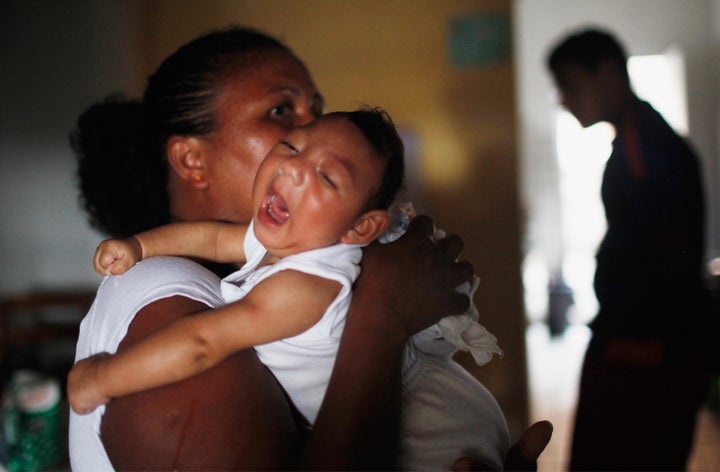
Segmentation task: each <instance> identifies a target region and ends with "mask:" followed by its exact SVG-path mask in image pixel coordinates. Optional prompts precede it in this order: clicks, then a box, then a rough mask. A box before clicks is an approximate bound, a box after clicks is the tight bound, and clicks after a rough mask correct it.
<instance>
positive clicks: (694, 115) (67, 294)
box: [0, 0, 720, 470]
mask: <svg viewBox="0 0 720 472" xmlns="http://www.w3.org/2000/svg"><path fill="white" fill-rule="evenodd" d="M230 23H237V24H242V25H248V26H253V27H256V28H259V29H262V30H264V31H266V32H268V33H270V34H273V35H276V36H278V37H279V38H281V39H282V40H284V41H285V42H286V43H287V44H288V45H289V46H290V47H291V48H292V49H294V50H295V52H296V53H297V54H298V56H299V57H300V58H301V59H303V60H304V61H305V63H306V64H307V66H308V68H309V69H310V71H311V73H312V74H313V76H314V79H315V82H316V83H317V85H318V87H319V88H320V90H321V91H322V93H323V94H324V96H325V98H326V103H327V110H337V109H349V108H356V107H357V106H358V105H359V104H362V103H369V104H377V105H381V106H383V107H384V108H386V109H387V110H388V111H389V113H390V114H391V115H392V116H393V118H394V120H395V122H396V123H397V124H398V125H399V127H400V128H401V130H402V135H403V138H404V139H405V142H406V145H407V148H408V178H409V181H408V187H409V191H408V195H407V196H406V198H408V199H411V200H412V201H413V202H415V206H416V209H417V210H418V211H419V212H421V213H429V214H430V215H432V216H433V217H434V218H435V220H436V222H437V224H438V226H440V227H442V228H444V229H445V230H446V231H448V232H457V233H460V234H461V235H462V236H463V238H464V240H465V243H466V249H465V252H464V256H465V257H466V258H468V259H469V260H471V261H472V262H473V264H474V265H475V268H476V271H477V273H478V274H479V275H480V277H481V278H482V283H481V287H480V289H479V291H478V293H477V296H476V300H475V301H476V304H477V305H478V308H479V311H480V317H481V319H480V321H481V323H483V324H484V325H485V326H486V327H487V328H488V329H489V330H490V331H492V332H493V333H494V334H496V335H497V336H498V338H499V340H500V344H501V347H502V348H503V349H504V351H505V356H504V357H503V358H502V359H496V360H494V361H493V362H492V363H490V364H489V365H487V366H485V367H483V368H482V369H473V368H472V366H471V365H470V362H469V361H468V360H467V359H465V358H463V357H460V359H459V360H460V361H461V362H462V363H463V364H464V365H466V366H467V367H468V368H469V369H470V370H471V371H472V372H473V374H475V375H476V376H477V377H478V378H479V379H480V380H482V382H483V383H484V384H485V385H486V386H487V387H488V388H489V389H490V390H491V391H492V392H493V393H494V394H495V396H496V397H497V398H498V401H499V403H500V404H501V406H502V408H503V410H504V411H505V413H506V415H507V418H508V423H509V426H510V429H511V434H513V437H515V436H516V435H517V434H519V433H520V432H521V431H522V430H523V429H524V428H525V426H526V425H527V424H528V423H529V422H530V421H532V420H535V419H538V418H547V417H551V419H553V418H557V419H554V421H555V422H556V428H555V431H556V433H555V434H556V440H554V441H553V443H551V449H550V450H549V453H547V454H546V455H545V457H544V458H543V460H545V461H546V462H545V463H544V464H543V465H544V466H545V467H546V468H547V469H548V470H552V469H557V468H560V467H561V465H562V464H563V461H564V460H565V457H564V454H565V449H564V442H563V441H564V440H563V438H564V437H565V436H566V435H567V434H568V429H567V428H568V427H569V426H570V425H569V423H568V424H567V425H566V424H565V422H566V421H567V419H566V418H567V417H568V416H567V415H568V414H569V412H571V411H572V407H573V401H574V391H575V388H576V382H577V379H576V375H577V369H578V368H579V364H580V362H581V360H582V353H583V352H584V342H586V340H587V332H586V328H585V327H584V324H585V323H586V322H587V321H588V320H590V319H591V318H592V317H593V316H594V313H595V310H596V301H595V299H594V295H593V293H592V286H591V281H592V275H593V272H594V259H593V257H594V252H595V248H596V246H597V243H598V242H599V238H600V237H601V235H602V234H603V231H604V215H603V213H602V206H601V203H600V200H599V182H600V177H601V172H602V168H603V166H604V161H605V159H607V157H608V155H609V146H610V144H609V143H610V140H611V139H612V135H611V133H610V132H609V130H608V129H606V128H604V127H603V126H602V125H598V126H596V127H593V128H590V129H586V130H582V129H580V127H579V125H577V123H576V122H575V121H574V119H573V118H571V117H569V116H568V115H566V114H564V113H563V112H562V111H561V110H560V108H559V106H558V104H557V99H556V95H555V92H554V89H553V86H552V83H551V81H550V77H549V76H548V74H547V71H546V69H545V65H544V60H545V55H546V53H547V50H548V48H549V47H550V46H551V45H552V44H553V43H554V42H555V41H556V40H557V39H559V38H560V37H562V36H563V35H564V34H565V33H567V32H568V31H569V30H573V29H577V28H578V27H581V26H587V25H599V26H603V27H606V28H608V29H610V30H612V31H614V32H616V33H617V35H618V37H619V38H621V39H622V40H623V42H624V43H625V46H626V48H627V50H628V53H629V54H630V55H631V56H633V59H632V60H631V63H632V64H634V65H632V67H631V69H632V73H633V82H634V83H635V84H636V87H637V90H638V93H639V95H640V96H643V97H647V98H648V100H649V101H651V102H652V103H653V104H654V105H655V106H656V107H657V108H658V109H659V110H660V111H661V112H662V113H663V114H665V116H666V118H667V119H668V121H670V122H671V124H673V126H676V127H677V129H678V130H680V132H681V133H682V134H685V135H687V136H688V137H689V138H690V139H691V140H692V142H693V143H694V145H695V147H696V149H697V150H698V153H699V154H700V156H701V157H702V164H703V172H704V177H705V183H706V195H707V207H708V238H707V244H708V246H707V260H708V262H710V261H711V260H712V259H713V258H714V257H716V256H720V219H719V218H718V217H719V216H720V214H719V212H718V205H719V204H720V201H719V199H720V196H718V192H717V181H718V177H720V169H719V165H718V136H719V133H718V130H719V125H720V120H719V119H720V100H719V95H720V90H719V88H720V81H719V80H718V78H719V75H720V61H718V57H720V54H719V53H720V0H683V1H677V0H633V1H632V2H627V1H625V0H514V1H510V0H472V1H471V0H444V1H439V0H413V1H402V0H345V1H332V0H303V1H297V0H266V1H241V0H202V1H201V0H54V1H53V0H6V1H4V2H3V3H2V6H0V26H1V27H0V61H1V63H2V64H3V69H4V72H3V74H0V221H2V224H1V225H0V266H2V267H3V268H4V269H5V270H4V271H2V273H0V366H1V367H2V370H1V371H0V374H1V375H2V376H3V377H2V379H1V380H2V381H3V384H4V383H6V380H7V379H8V378H9V376H10V373H11V372H13V371H14V370H16V369H17V368H20V367H33V368H39V369H42V370H44V371H48V372H50V373H51V374H53V375H55V376H57V377H58V378H60V381H61V382H62V380H63V378H64V371H65V370H66V369H67V366H68V365H69V363H70V362H71V361H72V356H73V350H74V336H75V333H76V330H77V323H78V322H79V319H80V318H81V317H82V316H83V314H84V312H85V310H86V309H87V303H88V301H89V300H91V297H92V293H93V292H94V290H95V287H96V286H97V284H98V282H99V278H98V277H97V276H96V275H95V274H94V273H93V271H92V267H91V263H90V259H91V255H92V253H93V251H94V248H95V246H96V244H97V243H98V242H99V241H100V239H102V236H101V235H100V234H98V233H96V232H95V231H93V230H92V229H91V228H89V227H88V225H87V223H86V221H85V218H84V215H83V213H82V212H81V210H80V209H79V206H78V201H77V191H76V188H75V185H76V181H75V177H74V168H75V163H74V158H73V156H72V154H71V152H70V149H69V146H68V134H69V132H70V130H71V129H72V128H73V126H74V123H75V120H76V119H77V116H78V115H79V114H80V113H81V112H82V111H84V110H85V109H86V108H87V107H88V106H89V105H90V104H92V103H94V102H96V101H98V100H101V99H103V98H104V97H105V96H106V95H108V94H110V93H117V92H123V93H124V94H126V95H127V96H130V97H138V96H139V95H140V94H141V93H142V90H143V88H144V86H145V81H146V78H147V76H148V74H149V73H151V72H152V71H154V70H155V69H156V68H157V66H158V65H159V62H160V61H161V60H162V59H163V58H164V57H165V56H166V55H168V54H169V53H171V52H172V51H173V50H174V49H176V48H177V47H178V46H179V45H181V44H182V43H184V42H186V41H188V40H189V39H191V38H194V37H195V36H197V35H199V34H201V33H203V32H206V31H208V30H210V29H213V28H218V27H222V26H226V25H228V24H230ZM648 78H649V80H648ZM661 79H662V80H661ZM642 84H644V85H642ZM661 103H662V105H661ZM588 143H589V144H588ZM708 276H709V278H710V273H709V274H708ZM551 461H552V462H551ZM716 463H717V462H716ZM541 468H542V467H541Z"/></svg>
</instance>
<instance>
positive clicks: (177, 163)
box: [167, 136, 208, 189]
mask: <svg viewBox="0 0 720 472" xmlns="http://www.w3.org/2000/svg"><path fill="white" fill-rule="evenodd" d="M202 144H203V143H202V141H201V140H200V139H198V138H195V137H192V136H171V137H170V139H169V140H168V143H167V159H168V164H169V165H170V166H171V167H172V169H173V170H174V171H175V173H176V174H177V175H178V176H179V177H180V178H181V179H182V180H183V181H185V182H187V183H189V184H190V185H192V186H193V187H195V188H199V189H203V188H206V187H207V186H208V180H207V175H206V166H205V160H204V154H203V150H204V149H203V145H202Z"/></svg>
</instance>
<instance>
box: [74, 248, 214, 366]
mask: <svg viewBox="0 0 720 472" xmlns="http://www.w3.org/2000/svg"><path fill="white" fill-rule="evenodd" d="M176 296H177V297H184V298H188V299H191V300H195V301H197V302H200V303H202V304H204V305H206V306H208V307H211V308H214V307H217V306H220V305H222V304H223V303H224V302H223V300H222V297H221V294H220V279H219V278H218V277H217V276H216V275H215V274H213V273H212V272H210V271H209V270H207V269H205V268H204V267H202V266H201V265H199V264H197V263H194V262H192V261H189V260H187V259H183V258H179V257H153V258H150V259H147V260H145V261H142V262H140V263H138V264H137V265H135V266H134V267H133V268H132V269H130V270H128V271H127V272H126V273H124V274H123V275H119V276H109V277H106V278H105V279H104V280H103V282H102V284H101V285H100V288H98V291H97V294H96V296H95V300H94V302H93V304H92V306H91V307H90V311H89V312H88V314H87V315H86V316H85V318H84V319H83V322H82V323H81V326H80V336H79V339H78V356H79V357H78V358H80V357H84V356H87V355H90V354H94V353H95V352H100V351H109V352H113V351H114V350H115V348H117V345H118V343H119V342H120V340H121V339H122V337H123V336H124V335H125V332H126V331H127V327H128V326H129V325H130V323H131V322H132V320H133V319H134V317H135V315H136V314H137V313H138V312H139V311H140V310H142V309H144V308H145V307H147V306H149V305H151V304H153V303H156V302H159V301H160V300H163V299H168V298H170V297H176ZM81 347H82V349H81ZM81 351H82V352H81Z"/></svg>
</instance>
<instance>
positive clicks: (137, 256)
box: [93, 238, 142, 275]
mask: <svg viewBox="0 0 720 472" xmlns="http://www.w3.org/2000/svg"><path fill="white" fill-rule="evenodd" d="M141 259H142V247H141V246H140V242H139V241H138V240H137V239H136V238H128V239H106V240H105V241H103V242H101V243H100V245H99V246H98V248H97V250H96V251H95V257H94V258H93V265H94V266H95V272H97V273H98V274H100V275H120V274H124V273H125V272H127V270H128V269H130V268H131V267H132V266H134V265H135V264H137V263H138V261H140V260H141Z"/></svg>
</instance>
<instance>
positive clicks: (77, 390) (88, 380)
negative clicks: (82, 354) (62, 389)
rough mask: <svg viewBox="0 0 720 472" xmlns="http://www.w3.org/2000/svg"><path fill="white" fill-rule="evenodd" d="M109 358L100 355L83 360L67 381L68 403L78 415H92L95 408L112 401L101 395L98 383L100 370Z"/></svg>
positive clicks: (105, 354) (103, 354) (104, 354)
mask: <svg viewBox="0 0 720 472" xmlns="http://www.w3.org/2000/svg"><path fill="white" fill-rule="evenodd" d="M109 356H110V355H109V354H107V353H100V354H96V355H94V356H91V357H88V358H85V359H81V360H79V361H78V362H77V363H76V364H75V365H74V366H73V368H72V370H70V373H69V374H68V381H67V396H68V402H69V403H70V406H71V407H72V409H73V411H74V412H75V413H77V414H78V415H87V414H89V413H92V412H93V410H95V408H97V407H99V406H100V405H105V404H106V403H108V402H109V401H110V398H108V397H106V396H104V395H102V394H101V393H100V390H99V389H98V381H97V378H98V375H97V372H98V368H99V367H100V364H101V363H102V362H103V361H104V360H105V359H106V358H107V357H109Z"/></svg>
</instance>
